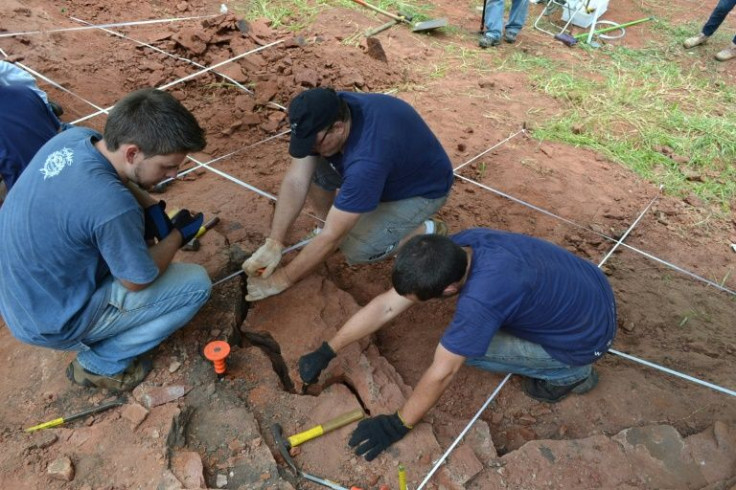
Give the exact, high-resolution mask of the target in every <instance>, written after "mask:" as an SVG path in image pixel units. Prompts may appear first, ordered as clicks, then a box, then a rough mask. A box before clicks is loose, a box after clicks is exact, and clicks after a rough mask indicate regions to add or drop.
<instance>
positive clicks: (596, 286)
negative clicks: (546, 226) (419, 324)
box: [440, 228, 616, 366]
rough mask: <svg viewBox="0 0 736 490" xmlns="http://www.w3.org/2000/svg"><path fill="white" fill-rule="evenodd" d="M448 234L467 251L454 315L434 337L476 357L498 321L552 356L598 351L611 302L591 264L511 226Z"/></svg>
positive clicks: (612, 315) (611, 320)
mask: <svg viewBox="0 0 736 490" xmlns="http://www.w3.org/2000/svg"><path fill="white" fill-rule="evenodd" d="M451 238H452V240H453V241H454V242H455V243H456V244H458V245H460V246H461V247H470V248H471V249H472V251H473V254H472V260H471V267H470V272H469V274H468V278H467V281H466V282H465V284H464V285H463V287H462V289H461V291H460V297H459V298H458V301H457V307H456V309H455V316H454V318H453V319H452V323H451V324H450V326H449V327H447V330H445V333H444V334H443V336H442V339H441V341H440V342H441V344H442V346H443V347H444V348H446V349H447V350H449V351H450V352H453V353H455V354H458V355H461V356H465V357H481V356H483V355H484V354H485V352H486V350H487V349H488V345H489V344H490V342H491V340H492V339H493V336H494V335H495V333H496V332H497V331H498V330H499V329H503V330H504V331H505V332H507V333H509V334H511V335H514V336H516V337H519V338H521V339H524V340H528V341H530V342H534V343H536V344H539V345H541V346H542V347H543V348H544V350H545V351H547V353H548V354H549V355H550V356H552V357H553V358H555V359H557V360H558V361H560V362H564V363H566V364H569V365H573V366H580V365H585V364H589V363H591V362H593V361H594V360H596V359H598V358H599V357H601V356H602V355H603V354H604V353H605V352H606V351H607V350H608V348H609V347H610V346H611V343H612V341H613V338H614V335H615V333H616V305H615V302H614V297H613V291H612V289H611V286H610V285H609V284H608V280H607V279H606V276H605V275H604V274H603V273H602V272H601V271H600V269H598V268H597V267H596V266H595V265H594V264H592V263H590V262H588V261H587V260H584V259H581V258H580V257H577V256H575V255H573V254H572V253H570V252H568V251H567V250H565V249H563V248H561V247H558V246H557V245H554V244H552V243H549V242H546V241H544V240H540V239H537V238H533V237H530V236H526V235H519V234H516V233H508V232H504V231H497V230H488V229H481V228H479V229H473V230H467V231H464V232H461V233H458V234H456V235H453V236H452V237H451Z"/></svg>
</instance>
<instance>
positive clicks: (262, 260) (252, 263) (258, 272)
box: [243, 238, 284, 292]
mask: <svg viewBox="0 0 736 490" xmlns="http://www.w3.org/2000/svg"><path fill="white" fill-rule="evenodd" d="M282 250H284V245H283V244H282V243H281V242H279V241H278V240H274V239H273V238H266V243H264V244H263V245H261V248H259V249H258V250H256V253H254V254H253V255H251V256H250V258H249V259H248V260H246V261H245V262H243V270H244V271H245V273H246V274H248V276H249V277H254V276H261V277H263V278H266V277H268V276H270V275H271V274H273V271H274V269H276V267H277V266H278V265H279V262H281V251H282ZM279 292H280V291H279Z"/></svg>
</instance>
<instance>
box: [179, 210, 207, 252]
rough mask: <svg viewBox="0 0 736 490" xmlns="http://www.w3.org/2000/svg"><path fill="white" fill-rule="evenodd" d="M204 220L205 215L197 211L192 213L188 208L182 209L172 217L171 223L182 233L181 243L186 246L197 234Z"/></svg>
mask: <svg viewBox="0 0 736 490" xmlns="http://www.w3.org/2000/svg"><path fill="white" fill-rule="evenodd" d="M203 222H204V215H203V214H202V213H197V214H195V215H192V213H190V212H189V210H187V209H182V210H181V211H179V212H178V213H176V214H175V215H174V217H173V218H171V224H172V225H173V226H174V228H176V229H177V230H179V233H181V238H182V240H181V245H182V246H184V245H186V244H187V243H189V241H190V240H191V239H192V238H194V237H195V236H197V233H198V232H199V229H200V228H201V227H202V223H203Z"/></svg>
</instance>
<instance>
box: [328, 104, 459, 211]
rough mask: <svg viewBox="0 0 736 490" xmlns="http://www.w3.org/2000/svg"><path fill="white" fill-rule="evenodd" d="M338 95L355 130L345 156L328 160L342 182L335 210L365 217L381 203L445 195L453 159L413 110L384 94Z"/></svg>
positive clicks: (449, 184)
mask: <svg viewBox="0 0 736 490" xmlns="http://www.w3.org/2000/svg"><path fill="white" fill-rule="evenodd" d="M338 94H339V96H340V98H341V99H343V100H344V101H345V102H347V104H348V106H349V107H350V115H351V122H350V124H351V127H350V135H349V136H348V139H347V141H346V142H345V146H344V147H343V150H342V153H338V154H336V155H333V156H331V157H328V158H327V160H328V161H329V162H330V163H332V165H333V166H334V167H335V169H336V170H337V172H338V173H339V174H340V176H341V177H342V185H341V186H340V192H338V194H337V197H336V198H335V207H336V208H337V209H339V210H341V211H346V212H350V213H367V212H369V211H373V210H374V209H376V207H377V206H378V204H379V203H380V202H388V201H400V200H403V199H408V198H411V197H426V198H427V199H436V198H438V197H442V196H445V195H447V193H448V192H449V191H450V187H451V186H452V182H453V179H454V176H453V174H452V164H451V162H450V158H449V157H448V156H447V153H446V152H445V150H444V149H443V148H442V145H441V144H440V142H439V140H438V139H437V137H436V136H435V135H434V133H432V130H431V129H429V126H427V123H425V122H424V120H423V119H422V118H421V116H420V115H419V114H418V113H417V112H416V111H415V110H414V109H413V108H412V107H411V106H410V105H409V104H407V103H406V102H404V101H403V100H401V99H397V98H396V97H391V96H388V95H383V94H354V93H350V92H338Z"/></svg>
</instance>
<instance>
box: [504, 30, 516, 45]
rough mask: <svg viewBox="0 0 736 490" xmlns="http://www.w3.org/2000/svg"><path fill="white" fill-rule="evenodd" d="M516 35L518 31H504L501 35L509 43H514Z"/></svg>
mask: <svg viewBox="0 0 736 490" xmlns="http://www.w3.org/2000/svg"><path fill="white" fill-rule="evenodd" d="M518 35H519V33H518V32H506V33H505V34H504V36H503V40H504V41H506V42H507V43H509V44H514V43H515V42H516V36H518Z"/></svg>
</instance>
